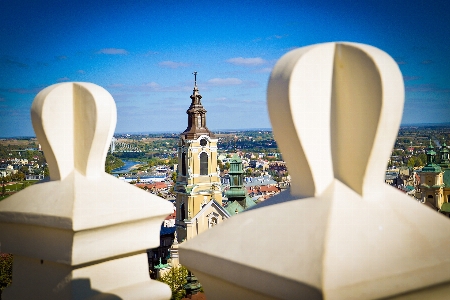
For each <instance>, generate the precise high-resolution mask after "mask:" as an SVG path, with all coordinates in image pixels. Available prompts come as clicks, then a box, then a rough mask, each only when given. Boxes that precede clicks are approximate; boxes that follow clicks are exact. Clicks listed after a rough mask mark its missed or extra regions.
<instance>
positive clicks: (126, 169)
mask: <svg viewBox="0 0 450 300" xmlns="http://www.w3.org/2000/svg"><path fill="white" fill-rule="evenodd" d="M122 161H123V162H124V165H123V166H122V167H120V168H117V169H114V170H112V174H119V173H128V172H130V170H131V168H132V167H133V166H135V165H138V164H141V162H139V161H131V160H122Z"/></svg>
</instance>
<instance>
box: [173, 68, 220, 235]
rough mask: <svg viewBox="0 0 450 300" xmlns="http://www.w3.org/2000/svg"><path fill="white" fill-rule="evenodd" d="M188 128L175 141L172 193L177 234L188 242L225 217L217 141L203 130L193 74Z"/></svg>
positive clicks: (203, 110)
mask: <svg viewBox="0 0 450 300" xmlns="http://www.w3.org/2000/svg"><path fill="white" fill-rule="evenodd" d="M193 74H194V76H195V77H194V90H193V92H192V95H191V97H190V98H191V105H190V106H189V109H188V110H187V111H186V113H187V115H188V126H187V128H186V130H185V131H184V132H183V133H181V134H180V140H179V142H178V172H177V181H176V184H175V188H174V191H175V193H176V210H177V218H176V225H177V234H178V237H179V239H180V240H181V241H183V240H184V239H190V238H192V237H194V236H195V235H197V234H198V233H200V232H201V231H203V230H204V229H207V228H209V227H211V226H214V225H216V224H218V223H219V222H221V221H222V220H223V219H224V218H227V217H228V216H227V214H226V212H224V209H223V208H222V188H221V183H220V176H219V172H220V171H219V168H218V166H217V141H218V140H217V139H216V138H215V136H214V134H213V133H212V132H210V131H209V129H208V127H206V110H205V109H204V108H203V105H202V103H201V99H202V96H201V95H200V93H199V91H198V87H197V72H194V73H193Z"/></svg>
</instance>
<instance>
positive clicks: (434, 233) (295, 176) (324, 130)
mask: <svg viewBox="0 0 450 300" xmlns="http://www.w3.org/2000/svg"><path fill="white" fill-rule="evenodd" d="M267 98H268V108H269V114H270V119H271V122H272V127H273V132H274V135H275V139H276V141H277V143H278V145H279V147H280V149H281V152H282V153H283V158H284V159H285V161H286V164H287V166H288V169H289V173H290V175H291V178H292V180H291V188H290V191H289V192H285V193H281V194H279V195H278V196H275V197H273V198H271V199H269V200H267V201H265V202H263V203H262V204H260V205H257V206H255V207H254V208H253V209H251V210H249V211H247V212H244V213H242V214H239V215H237V216H235V217H233V218H230V219H229V220H227V222H224V223H223V224H221V225H218V226H216V227H214V228H212V229H210V230H208V231H207V232H205V233H202V234H201V235H199V236H198V237H196V238H194V239H192V240H189V241H187V242H186V243H184V244H182V245H181V246H180V249H179V253H180V262H181V264H183V265H185V266H186V267H187V268H188V269H190V270H191V271H192V272H193V273H194V274H195V275H196V276H197V277H198V278H199V281H200V282H201V283H202V285H203V287H204V290H205V292H206V295H207V297H208V300H214V299H322V298H325V299H374V298H394V299H447V298H448V295H449V293H450V256H449V255H448V253H447V252H448V249H450V239H449V238H448V232H450V222H449V220H448V219H447V218H445V217H444V216H443V215H438V214H436V213H435V212H434V211H432V210H431V209H429V208H427V207H426V206H424V205H422V204H420V203H418V202H417V201H414V200H412V199H411V198H410V197H408V196H406V195H405V194H403V193H401V192H399V191H398V190H397V189H394V188H392V187H390V186H388V185H386V184H384V172H385V168H386V165H387V162H388V159H389V155H390V151H391V149H392V146H393V145H394V142H395V138H396V136H397V131H398V128H399V125H400V121H401V115H402V110H403V102H404V87H403V79H402V75H401V73H400V70H399V68H398V66H397V64H396V62H395V61H394V60H393V59H392V58H391V57H390V56H389V55H387V54H386V53H384V52H383V51H381V50H379V49H377V48H374V47H371V46H368V45H362V44H355V43H326V44H319V45H313V46H308V47H304V48H300V49H297V50H294V51H291V52H289V53H287V54H286V55H284V56H283V57H282V58H281V59H280V60H279V61H278V62H277V64H276V65H275V67H274V69H273V71H272V74H271V76H270V81H269V86H268V92H267Z"/></svg>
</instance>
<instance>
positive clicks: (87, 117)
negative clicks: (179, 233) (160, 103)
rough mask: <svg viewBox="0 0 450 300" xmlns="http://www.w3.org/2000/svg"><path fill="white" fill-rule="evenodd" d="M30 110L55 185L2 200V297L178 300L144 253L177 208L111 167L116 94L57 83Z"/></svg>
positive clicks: (39, 186)
mask: <svg viewBox="0 0 450 300" xmlns="http://www.w3.org/2000/svg"><path fill="white" fill-rule="evenodd" d="M31 115H32V121H33V126H34V128H35V131H36V136H37V138H38V140H39V143H40V144H41V145H42V148H43V150H44V155H45V157H46V160H47V162H48V164H49V168H50V175H51V181H50V182H45V183H41V184H36V185H33V186H30V187H28V188H26V189H25V190H23V191H21V192H19V193H17V194H15V195H12V196H11V197H9V198H8V199H5V200H3V201H1V202H0V242H1V243H2V248H3V249H2V251H6V252H9V253H13V254H14V266H13V268H14V270H13V284H12V285H11V286H10V287H8V289H6V290H5V291H4V298H5V299H86V298H90V297H92V299H93V298H95V297H106V296H110V297H112V298H114V297H116V298H117V297H119V298H120V299H143V298H145V299H168V298H170V289H169V287H168V286H166V285H164V284H162V283H160V282H156V281H152V280H150V278H149V274H148V261H147V254H146V252H145V251H146V249H150V248H154V247H156V246H158V245H159V232H160V226H161V223H162V222H163V220H164V218H165V217H166V216H167V215H168V214H170V213H171V212H172V211H173V205H172V204H171V203H170V202H168V201H165V200H163V199H161V198H159V197H157V196H155V195H152V194H149V193H146V192H145V191H143V190H141V189H138V188H136V187H133V186H131V185H129V184H127V183H125V182H122V181H120V180H118V179H116V178H114V177H113V176H111V175H109V174H107V173H105V171H104V164H105V157H106V154H107V150H108V144H109V141H110V140H111V137H112V134H113V132H114V126H115V123H116V108H115V104H114V100H113V99H112V97H111V95H110V94H109V93H108V92H107V91H106V90H105V89H103V88H101V87H100V86H97V85H94V84H92V83H72V82H69V83H61V84H56V85H52V86H50V87H48V88H46V89H44V90H43V91H41V92H40V93H39V94H38V95H37V96H36V98H35V101H34V102H33V105H32V109H31ZM124 274H126V275H125V276H124ZM2 296H3V295H2ZM102 299H103V298H102Z"/></svg>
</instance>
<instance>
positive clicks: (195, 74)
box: [192, 71, 197, 86]
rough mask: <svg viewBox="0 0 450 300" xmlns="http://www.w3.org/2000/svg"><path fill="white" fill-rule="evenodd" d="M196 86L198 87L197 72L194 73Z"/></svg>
mask: <svg viewBox="0 0 450 300" xmlns="http://www.w3.org/2000/svg"><path fill="white" fill-rule="evenodd" d="M192 74H194V86H197V71H194V73H192Z"/></svg>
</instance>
